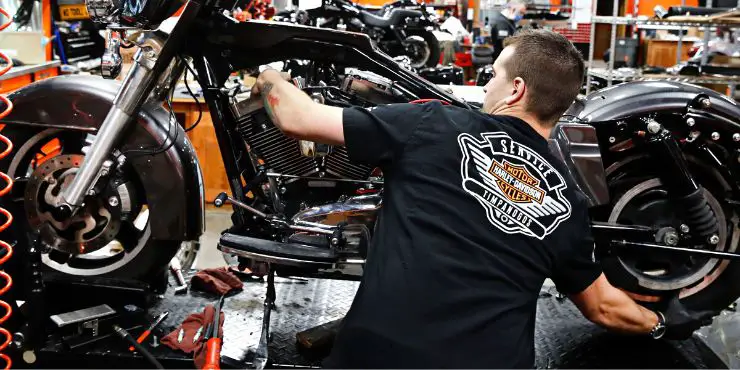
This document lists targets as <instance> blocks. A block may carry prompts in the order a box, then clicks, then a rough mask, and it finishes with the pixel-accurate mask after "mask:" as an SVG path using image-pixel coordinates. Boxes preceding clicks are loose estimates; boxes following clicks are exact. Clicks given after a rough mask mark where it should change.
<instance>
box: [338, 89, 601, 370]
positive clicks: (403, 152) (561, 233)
mask: <svg viewBox="0 0 740 370" xmlns="http://www.w3.org/2000/svg"><path fill="white" fill-rule="evenodd" d="M343 119H344V137H345V142H346V143H345V144H346V147H347V150H348V152H349V155H350V157H351V159H352V160H354V161H358V162H363V163H367V164H370V165H376V166H379V167H380V168H381V169H382V170H383V174H384V176H385V186H384V193H383V206H382V208H381V211H380V214H379V219H378V222H377V224H376V229H375V234H374V239H373V241H372V244H371V246H370V248H369V251H368V258H367V263H366V266H365V270H364V276H363V280H362V282H361V284H360V287H359V289H358V292H357V295H356V297H355V300H354V302H353V304H352V307H351V308H350V310H349V312H348V313H347V316H346V318H345V321H344V323H343V326H342V328H341V330H340V332H339V334H338V337H337V339H336V341H335V345H334V349H333V351H332V353H331V355H330V357H329V359H327V361H325V364H324V365H325V366H327V367H345V368H349V367H362V368H381V367H412V368H442V367H455V368H480V367H485V368H522V367H524V368H527V367H529V368H531V367H533V366H534V324H535V312H536V305H537V298H538V295H539V291H540V288H541V286H542V284H543V282H544V280H545V278H547V277H551V278H552V279H553V280H554V281H555V283H556V285H557V288H558V289H559V290H560V291H561V292H563V293H575V292H580V291H582V290H583V289H585V288H586V287H587V286H588V285H590V284H591V283H592V282H593V281H594V280H595V279H596V278H597V277H598V276H599V274H600V272H601V270H600V268H599V266H598V265H597V264H596V263H595V262H594V261H593V254H592V253H593V240H592V239H591V236H590V232H589V227H588V222H589V220H588V215H587V208H586V203H585V199H584V198H582V197H581V196H580V195H579V193H578V191H577V190H576V187H575V186H574V185H572V183H570V181H569V179H567V178H566V177H565V176H564V175H562V174H564V173H565V172H564V171H562V169H561V167H560V163H559V162H557V159H555V157H553V156H551V155H550V152H549V151H548V146H547V141H546V140H545V139H544V138H542V137H541V136H540V135H538V134H537V132H536V131H534V130H533V129H532V128H531V127H530V126H529V125H527V124H526V123H525V122H524V121H522V120H520V119H518V118H514V117H509V116H490V115H486V114H483V113H480V112H477V111H471V110H465V109H461V108H457V107H450V106H443V105H441V104H440V103H438V102H432V103H426V104H422V105H416V104H397V105H388V106H381V107H377V108H374V109H369V110H367V109H362V108H346V109H345V110H344V113H343Z"/></svg>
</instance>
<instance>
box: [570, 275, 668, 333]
mask: <svg viewBox="0 0 740 370" xmlns="http://www.w3.org/2000/svg"><path fill="white" fill-rule="evenodd" d="M569 298H570V299H571V300H572V301H573V303H575V305H576V306H577V307H578V309H579V310H580V311H581V313H583V315H584V316H585V317H586V318H587V319H589V320H590V321H591V322H593V323H595V324H598V325H600V326H603V327H605V328H607V329H610V330H613V331H617V332H622V333H632V334H648V333H650V331H651V330H652V329H653V328H654V327H655V325H657V324H658V315H657V314H656V313H655V312H653V311H650V310H648V309H647V308H645V307H642V306H640V305H639V304H637V303H635V301H633V300H632V298H630V297H629V296H628V295H627V294H626V293H624V292H623V291H621V290H619V289H617V288H615V287H614V286H612V285H611V284H610V283H609V281H608V280H607V279H606V276H604V274H601V275H600V276H599V277H598V278H597V279H596V280H595V281H594V282H593V283H591V285H589V286H588V288H586V289H585V290H583V291H582V292H580V293H576V294H571V295H569Z"/></svg>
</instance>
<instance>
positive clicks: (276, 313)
mask: <svg viewBox="0 0 740 370" xmlns="http://www.w3.org/2000/svg"><path fill="white" fill-rule="evenodd" d="M186 277H187V276H186ZM188 280H189V279H188ZM171 284H173V285H174V281H172V282H171ZM266 286H267V284H266V283H265V282H264V281H261V280H253V281H245V283H244V289H243V290H242V291H241V292H240V293H238V294H237V295H234V296H231V297H229V298H227V299H226V300H225V301H224V306H223V312H224V314H225V321H224V327H223V343H224V344H223V349H222V352H221V355H222V367H223V368H251V367H252V361H251V360H252V358H253V353H254V352H253V351H252V349H253V348H254V347H255V346H256V345H257V343H258V342H259V339H260V333H261V324H262V315H263V301H264V299H265V294H266ZM357 287H358V283H356V282H350V281H341V280H320V279H303V278H282V277H276V278H275V290H276V301H275V303H276V308H275V309H274V310H273V311H272V314H271V325H270V332H271V341H270V344H269V362H268V364H267V368H314V367H320V360H318V359H311V358H309V357H306V356H304V355H302V354H301V353H299V351H298V348H297V346H296V333H298V332H300V331H303V330H305V329H308V328H311V327H315V326H317V325H321V324H324V323H326V322H329V321H332V320H336V319H339V318H341V317H343V316H344V314H345V313H346V312H347V310H348V308H349V306H350V304H351V302H352V299H353V297H354V294H355V292H356V290H357ZM217 299H218V298H217V297H216V296H215V295H212V294H208V293H203V292H198V291H193V290H189V291H188V293H187V294H183V295H175V294H174V289H168V292H167V293H166V294H165V295H164V296H163V297H161V298H160V299H158V300H157V302H156V303H155V304H154V305H153V307H151V308H150V309H149V316H156V315H157V314H159V313H161V312H163V311H169V316H168V317H167V318H166V320H165V321H164V322H163V323H162V325H161V326H160V327H161V333H163V335H164V334H167V333H169V332H171V331H172V330H174V329H175V328H176V327H177V326H178V325H179V323H181V322H182V320H183V319H184V318H185V317H187V316H188V315H189V314H191V313H194V312H200V311H202V310H203V308H204V307H205V306H206V305H207V304H215V302H216V301H217ZM718 325H720V326H718ZM132 335H134V336H136V334H134V333H132ZM151 343H152V341H151V340H147V341H146V342H145V345H146V348H147V349H149V350H150V351H151V353H152V354H153V355H154V356H155V357H157V358H158V360H159V361H160V362H161V363H162V365H163V366H164V367H165V368H193V367H194V365H193V360H192V355H186V354H184V353H182V352H176V351H173V350H171V349H170V348H168V347H166V346H164V345H159V346H158V347H156V348H152V346H151ZM724 348H734V352H733V350H729V351H728V350H724ZM738 349H740V315H738V314H737V313H735V312H734V311H731V310H728V311H726V312H723V314H722V315H721V317H719V318H718V319H716V320H715V323H714V324H713V325H711V326H709V327H704V328H702V329H701V330H699V331H697V333H695V334H694V338H692V339H689V340H686V341H681V342H674V341H655V340H652V339H649V338H643V337H635V336H622V335H617V334H612V333H608V332H606V331H605V330H603V329H601V328H599V327H597V326H595V325H594V324H592V323H590V322H588V321H587V320H586V319H584V318H583V317H582V316H581V314H580V313H579V312H578V310H577V309H576V308H575V306H574V305H573V304H572V303H571V302H570V301H568V300H567V299H562V298H559V297H558V296H557V292H556V291H555V290H554V288H553V287H552V286H545V287H543V289H542V291H541V293H540V297H539V301H538V306H537V324H536V331H535V352H536V367H537V368H699V369H703V368H728V367H729V368H737V367H738V365H740V353H738ZM728 353H729V354H728ZM36 357H37V362H36V363H34V364H32V365H30V366H32V367H34V368H47V367H48V368H142V367H143V368H151V367H152V365H151V364H149V363H148V362H146V361H144V359H143V357H141V356H140V355H138V354H137V355H135V354H132V353H131V352H129V351H128V344H126V343H125V342H123V341H122V340H121V339H120V338H110V339H109V340H105V341H101V342H99V343H96V344H95V345H92V346H89V347H87V348H85V349H84V350H75V351H70V350H66V349H63V348H62V346H61V345H59V344H58V343H57V344H54V343H51V344H48V345H47V346H46V347H45V348H43V349H42V350H39V351H38V352H37V353H36ZM389 366H393V364H389Z"/></svg>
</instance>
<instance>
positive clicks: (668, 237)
mask: <svg viewBox="0 0 740 370" xmlns="http://www.w3.org/2000/svg"><path fill="white" fill-rule="evenodd" d="M663 242H664V243H666V244H668V245H670V246H672V247H673V246H676V245H677V244H678V234H676V232H674V231H669V232H667V233H666V234H665V236H664V237H663Z"/></svg>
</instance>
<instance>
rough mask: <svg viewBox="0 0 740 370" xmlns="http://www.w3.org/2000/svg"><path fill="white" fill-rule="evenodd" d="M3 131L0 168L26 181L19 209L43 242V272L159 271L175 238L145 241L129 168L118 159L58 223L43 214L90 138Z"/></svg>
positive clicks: (142, 208) (137, 276)
mask: <svg viewBox="0 0 740 370" xmlns="http://www.w3.org/2000/svg"><path fill="white" fill-rule="evenodd" d="M2 133H3V135H5V136H7V137H8V138H10V139H11V140H12V141H13V142H14V143H15V149H14V150H13V153H12V154H11V155H10V156H8V157H7V158H5V159H4V160H2V161H0V169H1V170H2V171H4V172H6V173H7V174H8V175H9V176H11V177H12V178H15V179H19V178H24V179H27V180H28V181H27V184H26V189H25V194H24V197H23V205H22V208H23V209H24V210H25V213H26V214H25V216H26V217H27V219H28V224H29V225H30V227H31V228H32V229H33V230H35V231H38V232H39V235H40V237H41V240H42V241H43V242H44V245H45V246H46V247H47V248H45V250H44V251H43V255H42V261H43V264H44V266H45V267H46V268H47V270H48V271H49V272H54V273H59V274H63V275H69V276H88V277H92V276H95V277H105V278H117V279H131V280H142V281H153V280H154V279H157V278H158V277H159V276H161V273H162V272H163V270H164V268H165V267H166V266H167V263H168V262H169V261H170V260H171V259H172V257H173V256H174V255H175V253H176V252H177V250H178V248H179V246H180V243H179V242H177V241H167V242H161V241H157V242H155V241H153V240H152V239H151V229H150V227H151V224H150V222H149V211H148V207H147V201H146V194H145V193H144V191H142V190H141V185H140V181H139V179H138V177H137V176H136V174H135V173H134V171H133V170H130V169H128V170H127V169H126V168H125V166H126V165H124V169H123V171H122V172H120V173H118V174H117V175H116V176H111V180H110V181H109V182H108V184H107V186H105V187H103V188H101V189H100V191H99V192H98V194H97V195H95V196H88V197H86V198H85V206H84V207H83V209H81V210H80V211H79V212H78V214H77V215H76V216H75V217H74V218H72V219H71V220H69V221H64V222H60V221H58V220H56V219H54V218H53V216H52V215H51V212H49V211H50V207H51V206H50V204H51V203H52V201H53V198H54V197H56V196H58V195H59V192H60V190H61V189H62V187H63V186H64V185H65V184H68V183H69V181H70V180H71V179H72V178H73V177H74V175H75V173H76V171H77V168H79V166H80V165H81V162H82V159H83V158H84V152H83V148H85V147H86V146H88V145H89V143H90V142H91V141H92V138H93V137H92V136H90V135H88V133H86V132H81V131H67V130H59V129H46V130H38V129H31V128H28V127H20V126H12V125H9V126H6V127H5V128H4V129H3V130H2ZM114 178H115V180H114ZM16 217H21V216H18V215H17V216H16ZM28 233H29V235H30V230H29V231H28Z"/></svg>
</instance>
